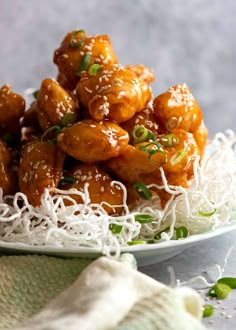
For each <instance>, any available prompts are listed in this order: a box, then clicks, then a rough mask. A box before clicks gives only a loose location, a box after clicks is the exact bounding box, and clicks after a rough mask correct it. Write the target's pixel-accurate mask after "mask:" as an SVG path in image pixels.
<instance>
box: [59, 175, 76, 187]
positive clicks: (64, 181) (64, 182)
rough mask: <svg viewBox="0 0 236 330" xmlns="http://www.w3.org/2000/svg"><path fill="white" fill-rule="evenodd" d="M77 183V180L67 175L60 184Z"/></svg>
mask: <svg viewBox="0 0 236 330" xmlns="http://www.w3.org/2000/svg"><path fill="white" fill-rule="evenodd" d="M73 183H76V178H74V177H73V176H70V175H65V176H63V178H62V179H61V180H60V184H62V185H64V184H73Z"/></svg>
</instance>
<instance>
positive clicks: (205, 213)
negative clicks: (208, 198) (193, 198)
mask: <svg viewBox="0 0 236 330" xmlns="http://www.w3.org/2000/svg"><path fill="white" fill-rule="evenodd" d="M211 203H212V205H214V203H213V202H211ZM205 206H206V203H203V204H202V205H201V206H200V208H199V211H198V214H199V215H200V216H202V217H210V216H212V215H213V214H215V213H216V209H215V208H213V210H212V211H210V212H205V211H204V207H205Z"/></svg>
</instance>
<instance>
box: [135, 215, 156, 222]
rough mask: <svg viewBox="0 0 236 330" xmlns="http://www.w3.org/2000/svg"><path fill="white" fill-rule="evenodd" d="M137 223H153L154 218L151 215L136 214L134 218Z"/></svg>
mask: <svg viewBox="0 0 236 330" xmlns="http://www.w3.org/2000/svg"><path fill="white" fill-rule="evenodd" d="M134 218H135V221H137V222H139V223H151V222H153V217H152V216H151V215H149V214H136V215H135V216H134Z"/></svg>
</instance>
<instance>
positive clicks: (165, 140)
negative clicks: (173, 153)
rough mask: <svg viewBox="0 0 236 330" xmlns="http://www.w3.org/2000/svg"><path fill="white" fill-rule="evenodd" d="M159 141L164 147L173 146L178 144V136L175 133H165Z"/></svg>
mask: <svg viewBox="0 0 236 330" xmlns="http://www.w3.org/2000/svg"><path fill="white" fill-rule="evenodd" d="M160 142H161V144H162V145H163V146H165V147H174V146H176V145H177V144H179V137H178V136H177V135H175V134H166V135H163V136H162V137H161V139H160Z"/></svg>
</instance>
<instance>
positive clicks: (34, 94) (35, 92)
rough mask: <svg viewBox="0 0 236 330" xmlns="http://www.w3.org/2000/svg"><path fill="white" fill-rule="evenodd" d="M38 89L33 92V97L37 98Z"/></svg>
mask: <svg viewBox="0 0 236 330" xmlns="http://www.w3.org/2000/svg"><path fill="white" fill-rule="evenodd" d="M38 94H39V90H37V91H34V92H33V97H34V98H35V99H36V100H37V97H38Z"/></svg>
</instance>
